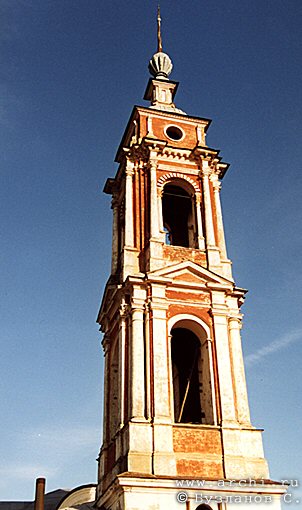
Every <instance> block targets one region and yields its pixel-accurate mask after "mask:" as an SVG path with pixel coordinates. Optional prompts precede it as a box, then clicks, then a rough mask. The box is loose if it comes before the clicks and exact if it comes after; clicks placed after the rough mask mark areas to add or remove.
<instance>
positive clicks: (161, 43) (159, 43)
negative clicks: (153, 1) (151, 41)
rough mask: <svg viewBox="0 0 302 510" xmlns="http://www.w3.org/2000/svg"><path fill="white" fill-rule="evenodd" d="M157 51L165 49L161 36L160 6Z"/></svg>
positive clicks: (158, 8)
mask: <svg viewBox="0 0 302 510" xmlns="http://www.w3.org/2000/svg"><path fill="white" fill-rule="evenodd" d="M157 51H158V52H162V51H163V42H162V38H161V17H160V6H159V5H158V7H157Z"/></svg>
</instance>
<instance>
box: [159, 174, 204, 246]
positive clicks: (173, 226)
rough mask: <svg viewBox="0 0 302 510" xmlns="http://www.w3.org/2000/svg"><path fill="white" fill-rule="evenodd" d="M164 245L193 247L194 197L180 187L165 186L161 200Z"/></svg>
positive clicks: (174, 185) (194, 237)
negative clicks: (164, 234)
mask: <svg viewBox="0 0 302 510" xmlns="http://www.w3.org/2000/svg"><path fill="white" fill-rule="evenodd" d="M162 209H163V226H164V231H165V233H166V244H171V245H173V246H183V247H185V248H194V247H195V240H196V235H195V207H194V197H193V195H192V194H190V193H189V192H188V191H187V190H186V189H184V188H183V187H182V186H179V185H176V184H171V183H169V184H166V185H165V187H164V192H163V199H162Z"/></svg>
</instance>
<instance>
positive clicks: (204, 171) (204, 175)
mask: <svg viewBox="0 0 302 510" xmlns="http://www.w3.org/2000/svg"><path fill="white" fill-rule="evenodd" d="M211 174H212V170H211V168H210V167H208V166H206V167H205V166H202V168H201V169H200V171H199V175H200V176H201V177H202V179H208V178H209V177H210V175H211Z"/></svg>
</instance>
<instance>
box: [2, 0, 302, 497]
mask: <svg viewBox="0 0 302 510" xmlns="http://www.w3.org/2000/svg"><path fill="white" fill-rule="evenodd" d="M156 7H157V3H156V2H153V1H149V2H141V1H138V0H133V1H131V2H121V1H117V0H111V1H109V0H89V1H87V0H51V1H48V0H43V2H41V1H38V0H26V1H25V0H1V3H0V20H1V21H0V28H1V30H0V34H1V35H0V55H1V57H0V58H1V67H0V69H1V71H0V129H1V137H0V149H1V154H2V158H1V159H2V161H1V168H0V179H1V185H0V208H1V210H0V217H1V222H0V236H1V252H0V267H1V273H0V274H1V290H0V309H1V326H2V327H1V345H2V356H1V361H0V371H1V376H2V377H1V380H2V381H1V399H2V406H1V407H2V413H1V414H2V417H1V422H0V433H1V439H2V440H1V443H2V445H1V456H0V474H1V477H0V499H11V500H13V499H32V498H33V493H34V479H35V478H36V477H37V476H43V475H45V476H46V477H47V490H49V491H50V490H53V489H55V488H57V487H63V488H66V487H69V488H71V487H74V486H76V485H78V484H82V483H90V482H94V481H95V480H96V462H95V458H96V456H97V454H98V449H99V445H100V443H101V408H102V372H101V369H102V351H101V349H100V340H101V337H100V334H99V333H98V328H97V326H96V324H95V319H96V315H97V311H98V306H99V302H100V299H101V295H102V290H103V287H104V284H105V282H106V279H107V276H108V273H109V268H110V249H111V248H110V243H111V210H110V202H109V198H108V197H107V196H106V195H103V194H102V188H103V184H104V181H105V179H106V178H107V177H108V176H113V175H114V173H115V171H116V166H115V164H114V163H113V160H114V155H115V151H116V148H117V147H118V144H119V142H120V139H121V136H122V133H123V130H124V128H125V126H126V123H127V120H128V117H129V114H130V112H131V109H132V106H133V105H134V104H142V105H143V104H145V102H144V101H143V99H142V97H143V94H144V90H145V86H146V83H147V80H148V70H147V63H148V60H149V58H150V57H151V56H152V54H153V53H154V51H155V48H156V41H155V38H156V27H155V13H156ZM161 10H162V18H163V43H164V49H165V51H167V52H168V53H169V55H170V56H171V58H172V60H173V63H174V71H173V73H172V76H171V78H172V79H174V80H177V81H180V87H179V90H178V93H177V96H176V104H177V106H178V107H179V108H181V109H183V110H184V111H186V112H188V113H189V114H192V115H197V116H204V117H207V118H211V119H213V123H212V125H211V127H210V130H209V133H208V143H209V145H210V146H212V147H215V148H219V149H221V153H222V155H223V157H224V160H225V161H227V162H230V163H231V167H230V170H229V171H228V173H227V175H226V177H225V179H224V183H223V190H222V204H223V211H224V221H225V230H226V237H227V245H228V251H229V256H230V257H231V259H232V260H233V268H234V274H235V278H236V282H237V284H238V285H239V286H241V287H245V288H248V289H249V293H248V295H247V299H246V304H245V305H244V308H243V311H244V313H245V317H244V329H243V331H242V337H243V346H244V352H245V356H246V360H247V380H248V389H249V397H250V404H251V412H252V417H253V423H254V425H256V426H259V427H263V428H264V429H265V433H264V445H265V451H266V455H267V458H268V460H269V462H270V468H271V475H272V477H273V478H275V479H278V478H286V479H299V478H300V477H301V474H302V469H301V468H302V461H301V458H302V447H301V418H302V416H301V401H300V400H301V391H302V388H301V375H300V364H301V354H302V348H301V343H302V313H301V307H302V305H301V303H302V300H301V288H302V276H301V248H302V236H301V219H302V218H301V216H302V213H301V191H302V172H301V157H302V148H301V135H302V129H301V120H302V119H301V81H302V70H301V50H302V29H301V26H302V3H301V2H300V1H299V0H289V1H288V2H285V1H284V0H282V1H280V0H253V1H250V0H241V1H238V0H236V1H235V0H228V2H225V1H223V0H212V1H211V2H205V1H202V0H199V1H197V0H195V1H193V0H187V2H180V1H178V0H175V1H173V2H171V1H170V2H169V1H167V0H162V2H161ZM301 482H302V477H301ZM295 506H298V505H295Z"/></svg>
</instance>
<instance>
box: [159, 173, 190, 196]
mask: <svg viewBox="0 0 302 510" xmlns="http://www.w3.org/2000/svg"><path fill="white" fill-rule="evenodd" d="M173 179H181V180H184V181H186V182H188V183H189V184H190V185H191V186H192V187H193V189H194V191H195V193H199V194H200V189H199V187H198V186H197V184H196V182H194V181H193V179H191V178H190V177H188V176H187V175H185V174H182V173H180V172H170V173H168V174H165V175H162V176H161V177H160V178H159V179H158V181H157V186H158V187H159V188H163V187H164V185H165V184H166V183H167V182H169V181H172V180H173Z"/></svg>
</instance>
